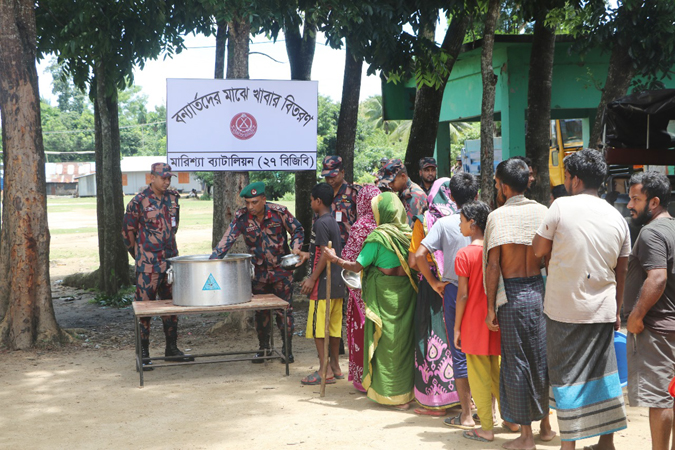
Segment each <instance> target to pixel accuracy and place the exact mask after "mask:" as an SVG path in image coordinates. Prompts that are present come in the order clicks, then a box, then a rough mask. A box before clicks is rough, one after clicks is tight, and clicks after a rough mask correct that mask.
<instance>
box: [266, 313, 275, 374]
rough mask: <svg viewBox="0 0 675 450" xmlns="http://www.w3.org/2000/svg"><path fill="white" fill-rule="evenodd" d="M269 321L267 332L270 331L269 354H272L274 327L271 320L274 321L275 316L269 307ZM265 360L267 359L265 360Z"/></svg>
mask: <svg viewBox="0 0 675 450" xmlns="http://www.w3.org/2000/svg"><path fill="white" fill-rule="evenodd" d="M269 311H270V323H269V327H270V328H269V333H270V335H269V336H270V356H271V355H272V352H273V351H274V327H273V326H272V322H275V321H276V317H275V315H274V313H275V311H274V310H273V309H270V310H269ZM265 362H267V360H265Z"/></svg>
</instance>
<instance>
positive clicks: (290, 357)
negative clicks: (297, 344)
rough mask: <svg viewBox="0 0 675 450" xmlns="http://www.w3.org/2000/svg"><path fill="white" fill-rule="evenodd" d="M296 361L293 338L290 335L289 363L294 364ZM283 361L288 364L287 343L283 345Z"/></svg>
mask: <svg viewBox="0 0 675 450" xmlns="http://www.w3.org/2000/svg"><path fill="white" fill-rule="evenodd" d="M282 339H283V338H282ZM294 362H295V357H294V356H293V338H292V336H288V364H293V363H294ZM281 363H282V364H286V344H284V345H283V346H282V347H281Z"/></svg>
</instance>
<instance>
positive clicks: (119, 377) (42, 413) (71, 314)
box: [0, 217, 651, 450]
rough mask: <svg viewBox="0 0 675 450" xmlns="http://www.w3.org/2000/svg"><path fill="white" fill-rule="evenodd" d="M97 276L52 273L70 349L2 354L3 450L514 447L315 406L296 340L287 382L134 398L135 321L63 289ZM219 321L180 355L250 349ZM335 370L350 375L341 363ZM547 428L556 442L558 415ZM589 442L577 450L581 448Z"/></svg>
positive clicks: (631, 438)
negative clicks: (64, 281) (72, 334)
mask: <svg viewBox="0 0 675 450" xmlns="http://www.w3.org/2000/svg"><path fill="white" fill-rule="evenodd" d="M53 223H54V222H53V221H52V218H51V217H50V226H51V225H52V224H53ZM209 235H210V234H209ZM66 236H68V235H63V239H66ZM82 237H83V239H82V240H78V242H77V245H94V246H95V245H96V239H95V236H82ZM54 238H56V240H55V242H54ZM52 239H53V245H54V244H56V245H65V244H64V243H60V242H59V236H53V237H52ZM70 239H72V237H71V238H70ZM201 239H203V235H202V237H201ZM90 240H91V242H90ZM82 241H84V242H82ZM71 245H72V242H71ZM92 268H93V267H92V263H91V262H88V261H84V262H82V263H81V264H72V263H69V264H63V263H59V262H58V261H56V262H53V263H52V269H51V270H52V278H53V298H54V307H55V311H56V317H57V320H58V322H59V324H60V325H61V326H62V327H63V328H66V329H71V330H75V331H76V334H77V336H78V338H77V339H76V340H75V341H74V342H73V343H72V344H70V345H67V346H65V347H63V348H61V349H55V350H49V351H47V350H42V351H16V352H8V351H0V405H2V406H1V407H0V449H64V448H68V449H92V448H96V449H99V448H100V449H107V448H111V449H112V448H114V449H126V448H141V449H222V448H227V449H229V448H232V449H234V448H237V449H239V448H245V447H249V448H262V449H268V448H269V449H278V448H297V449H318V448H321V447H325V448H331V449H342V448H345V449H346V448H355V447H364V448H374V449H380V448H381V449H385V448H387V449H392V448H393V449H397V448H425V449H426V448H429V449H431V448H439V449H493V448H500V447H501V444H503V443H504V442H505V441H506V440H508V439H513V438H514V437H515V436H516V435H513V434H511V433H507V432H506V431H505V430H504V429H501V428H498V429H496V432H497V434H496V439H495V441H494V442H493V443H490V444H483V443H479V442H473V441H468V440H467V439H464V438H463V437H462V432H461V430H457V429H451V428H448V427H447V426H445V425H444V424H443V418H434V417H426V416H424V417H423V416H418V415H416V414H415V413H414V412H413V410H412V409H411V410H409V411H405V412H401V411H394V410H392V409H389V408H386V407H382V406H379V405H377V404H376V403H374V402H372V401H370V400H368V399H367V398H366V397H365V396H364V395H363V394H361V393H360V392H358V391H356V390H355V389H354V388H353V386H352V384H351V383H350V382H348V381H346V380H340V381H338V382H337V384H334V385H329V386H327V389H326V397H325V398H320V397H319V389H318V387H303V386H302V385H301V384H300V379H301V378H302V377H303V376H305V375H307V374H308V373H310V372H312V371H314V370H316V368H317V358H316V350H315V348H314V343H313V341H310V340H308V339H305V338H304V337H301V336H295V339H294V343H293V344H294V354H295V358H296V362H295V364H292V365H291V374H290V376H289V377H286V376H285V375H284V366H283V365H282V364H280V363H279V362H278V361H273V362H272V361H270V362H267V363H265V364H261V365H257V364H251V363H250V362H235V363H228V364H204V365H196V366H188V367H167V368H162V369H155V370H154V371H152V372H146V373H145V387H144V388H142V389H141V388H139V377H138V373H137V372H136V370H135V367H134V345H133V319H132V313H131V310H130V309H129V308H127V309H114V308H103V307H99V306H96V305H94V304H91V303H90V302H89V301H90V300H91V298H92V297H93V294H92V293H90V292H85V291H81V290H77V289H74V288H69V287H65V286H62V285H61V283H60V281H59V280H60V279H61V278H62V276H63V275H65V274H68V273H73V272H77V271H80V270H91V269H92ZM303 299H304V297H302V296H300V295H297V296H296V303H295V310H296V332H298V331H302V330H304V328H305V323H306V315H307V302H306V301H303ZM223 319H224V317H222V316H219V315H198V316H181V317H180V319H179V320H180V339H179V346H180V347H181V348H182V349H184V350H188V349H189V350H190V351H192V352H193V353H208V352H213V351H223V350H253V349H255V347H256V344H257V342H256V341H257V339H256V338H255V335H254V333H253V331H252V330H251V329H246V330H244V331H239V330H238V329H237V327H236V326H235V324H232V325H228V326H225V327H222V328H220V329H219V330H218V331H214V332H209V330H210V329H211V327H212V326H213V325H214V324H216V323H217V322H220V321H222V320H223ZM152 330H153V331H152V336H151V340H152V345H151V355H156V356H158V355H161V352H162V350H163V347H162V345H163V337H162V332H161V322H160V321H159V320H158V319H156V320H154V321H153V325H152ZM278 336H279V334H278V332H277V334H276V336H275V337H278ZM342 368H343V370H344V371H345V372H346V370H347V364H346V357H345V359H344V360H343V364H342ZM627 411H628V420H629V427H628V429H627V430H624V431H622V432H619V433H617V436H616V444H617V448H618V449H628V450H639V449H647V448H650V447H651V445H650V438H649V426H648V419H647V410H646V409H643V408H627ZM451 413H454V414H456V413H457V412H456V411H451ZM552 423H553V427H554V429H556V430H557V421H556V419H555V414H553V416H552ZM534 427H535V433H536V432H537V431H538V427H537V425H535V426H534ZM594 442H595V439H590V440H587V441H581V442H579V443H578V445H577V448H583V446H584V445H590V444H592V443H594ZM559 446H560V440H559V439H558V438H556V439H554V440H553V441H552V442H550V443H543V442H541V441H538V442H537V448H539V449H554V448H559Z"/></svg>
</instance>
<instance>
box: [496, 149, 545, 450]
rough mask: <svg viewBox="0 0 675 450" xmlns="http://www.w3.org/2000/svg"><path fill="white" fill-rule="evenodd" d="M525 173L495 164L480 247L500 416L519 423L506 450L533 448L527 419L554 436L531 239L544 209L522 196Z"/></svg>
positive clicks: (537, 264)
mask: <svg viewBox="0 0 675 450" xmlns="http://www.w3.org/2000/svg"><path fill="white" fill-rule="evenodd" d="M529 177H530V174H529V169H528V166H527V164H526V163H525V162H524V161H522V160H521V159H517V158H510V159H508V160H506V161H502V162H501V163H500V164H499V165H498V166H497V170H496V173H495V187H496V190H497V204H499V205H503V206H502V207H500V208H498V209H496V210H495V211H493V212H492V213H490V215H489V216H488V221H487V226H486V229H485V240H484V249H483V255H484V265H485V264H486V267H485V268H484V270H483V273H484V282H485V292H486V294H487V299H488V316H487V318H486V320H485V321H486V323H487V325H488V328H490V330H492V331H497V330H501V341H502V342H501V344H502V363H501V364H502V365H501V372H500V376H499V397H500V401H501V405H500V407H501V415H502V418H503V419H504V420H505V421H506V422H511V423H515V424H519V425H520V433H521V434H520V437H518V438H517V439H514V440H512V441H510V442H507V443H506V444H504V445H503V447H504V448H506V449H530V448H535V443H534V435H533V433H532V422H533V421H537V420H541V426H540V431H539V436H540V438H541V439H542V440H543V441H550V440H551V439H553V437H554V436H555V432H553V431H552V430H551V424H550V420H549V413H548V372H547V366H546V322H545V318H544V314H543V301H544V281H543V279H542V276H541V267H542V258H537V257H535V255H534V251H533V250H532V238H533V237H534V235H535V233H536V231H537V229H538V228H539V226H540V224H541V222H542V221H543V219H544V216H545V215H546V211H547V208H546V207H545V206H543V205H541V204H539V203H537V202H535V201H533V200H528V199H526V198H525V196H524V193H525V190H526V189H527V187H528V181H529ZM502 284H503V288H502Z"/></svg>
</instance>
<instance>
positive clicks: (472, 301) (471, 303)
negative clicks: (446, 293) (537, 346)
mask: <svg viewBox="0 0 675 450" xmlns="http://www.w3.org/2000/svg"><path fill="white" fill-rule="evenodd" d="M455 272H456V273H457V276H460V277H466V278H468V279H469V295H468V299H467V301H466V309H464V316H463V317H462V325H461V327H460V331H461V337H460V341H461V344H462V351H463V352H464V353H468V354H469V355H501V333H500V332H499V331H490V330H489V328H488V327H487V325H486V324H485V318H486V317H487V296H486V295H485V288H484V287H483V246H482V245H473V244H472V245H469V246H466V247H464V248H463V249H461V250H460V251H459V252H457V257H456V258H455Z"/></svg>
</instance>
